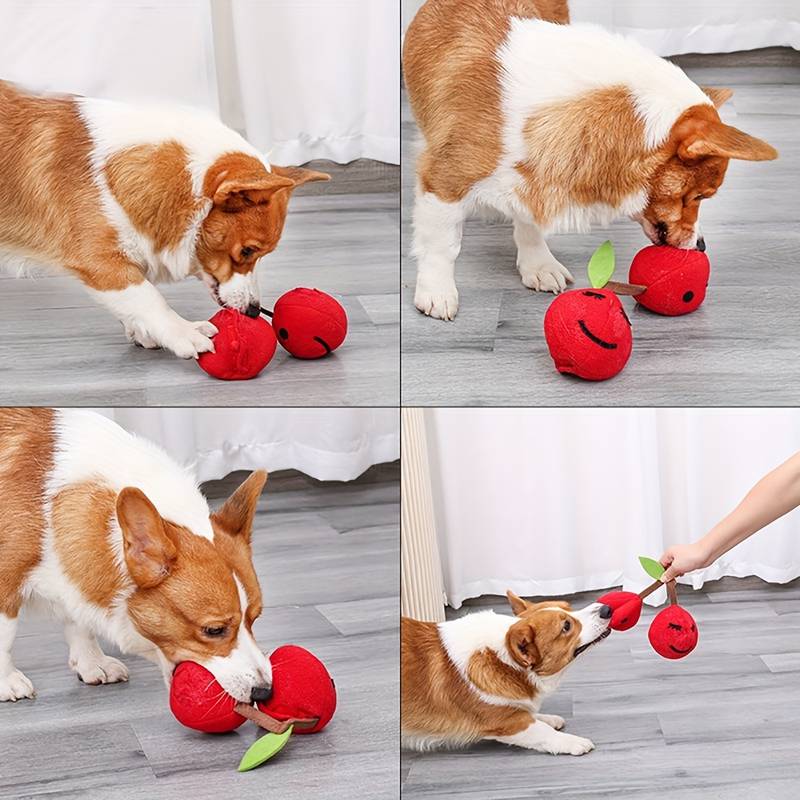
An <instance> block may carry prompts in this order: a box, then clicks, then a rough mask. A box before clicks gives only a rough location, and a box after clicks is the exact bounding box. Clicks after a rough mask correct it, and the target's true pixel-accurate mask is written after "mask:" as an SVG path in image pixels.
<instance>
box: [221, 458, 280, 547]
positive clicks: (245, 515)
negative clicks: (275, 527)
mask: <svg viewBox="0 0 800 800" xmlns="http://www.w3.org/2000/svg"><path fill="white" fill-rule="evenodd" d="M266 482H267V473H266V471H265V470H263V469H257V470H256V471H255V472H251V473H250V475H249V476H248V478H247V480H245V482H244V483H242V484H241V486H239V488H238V489H237V490H236V491H235V492H234V493H233V494H232V495H231V496H230V497H229V498H228V499H227V500H226V501H225V502H224V503H223V505H222V507H221V508H220V509H218V510H217V511H215V512H214V513H213V514H212V515H211V516H212V519H213V520H214V521H215V522H216V523H217V524H218V525H219V526H220V527H222V528H223V529H224V530H225V531H227V533H229V534H231V535H233V536H244V537H245V539H247V541H250V534H251V532H252V529H253V517H254V516H255V513H256V506H257V505H258V498H259V497H260V496H261V490H262V489H263V488H264V484H265V483H266Z"/></svg>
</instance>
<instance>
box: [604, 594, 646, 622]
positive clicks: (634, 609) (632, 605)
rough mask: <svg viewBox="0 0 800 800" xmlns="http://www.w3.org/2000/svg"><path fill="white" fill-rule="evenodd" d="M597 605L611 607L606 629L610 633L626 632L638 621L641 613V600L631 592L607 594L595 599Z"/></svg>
mask: <svg viewBox="0 0 800 800" xmlns="http://www.w3.org/2000/svg"><path fill="white" fill-rule="evenodd" d="M597 602H598V603H603V604H604V605H607V606H611V609H612V611H613V613H612V614H611V622H610V623H609V624H608V627H609V628H611V630H612V631H627V630H628V628H632V627H633V626H634V625H635V624H636V623H637V622H638V621H639V617H640V616H641V613H642V598H641V597H640V596H639V595H638V594H634V593H633V592H608V594H604V595H603V596H602V597H598V598H597Z"/></svg>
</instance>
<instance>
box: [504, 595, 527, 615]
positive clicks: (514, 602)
mask: <svg viewBox="0 0 800 800" xmlns="http://www.w3.org/2000/svg"><path fill="white" fill-rule="evenodd" d="M506 597H507V598H508V602H509V603H510V604H511V610H512V611H513V612H514V613H515V614H516V615H517V616H520V615H521V614H524V613H525V611H527V609H528V605H529V604H528V603H526V602H525V601H524V600H523V599H522V598H521V597H517V595H515V594H514V592H512V591H511V589H509V590H508V591H507V592H506Z"/></svg>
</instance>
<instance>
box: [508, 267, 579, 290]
mask: <svg viewBox="0 0 800 800" xmlns="http://www.w3.org/2000/svg"><path fill="white" fill-rule="evenodd" d="M517 266H518V269H519V274H520V277H521V278H522V283H523V284H524V285H525V286H527V287H528V288H529V289H533V290H534V291H537V292H553V294H558V293H559V292H563V291H564V290H565V289H566V288H567V284H568V283H574V279H573V277H572V274H571V273H570V271H569V270H568V269H567V268H566V267H565V266H563V265H562V264H559V262H558V261H556V260H555V259H553V260H552V261H548V262H546V263H544V264H542V263H538V264H534V263H530V262H526V261H525V260H520V262H519V264H518V265H517Z"/></svg>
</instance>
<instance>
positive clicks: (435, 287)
mask: <svg viewBox="0 0 800 800" xmlns="http://www.w3.org/2000/svg"><path fill="white" fill-rule="evenodd" d="M414 305H415V306H416V307H417V308H418V309H419V310H420V311H421V312H422V313H423V314H426V315H427V316H429V317H436V319H444V320H452V319H455V318H456V314H457V313H458V289H456V285H455V283H454V282H453V281H434V282H430V281H427V280H423V279H422V278H420V279H418V280H417V290H416V292H415V293H414Z"/></svg>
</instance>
